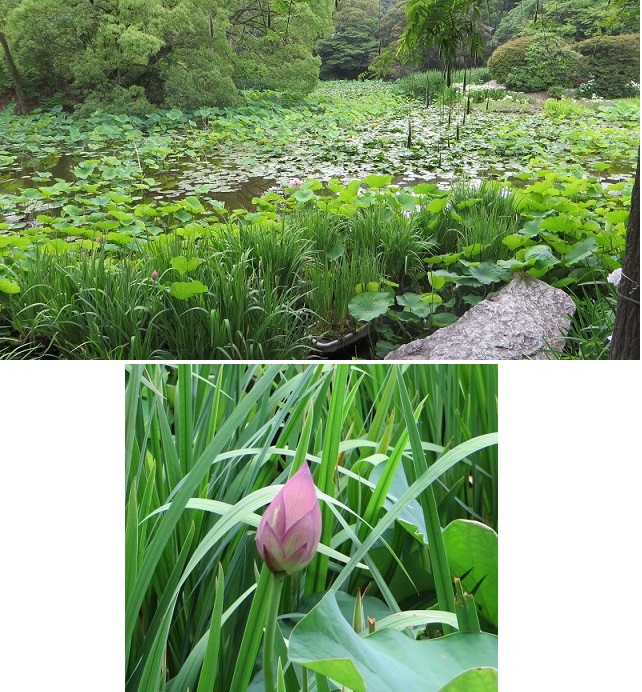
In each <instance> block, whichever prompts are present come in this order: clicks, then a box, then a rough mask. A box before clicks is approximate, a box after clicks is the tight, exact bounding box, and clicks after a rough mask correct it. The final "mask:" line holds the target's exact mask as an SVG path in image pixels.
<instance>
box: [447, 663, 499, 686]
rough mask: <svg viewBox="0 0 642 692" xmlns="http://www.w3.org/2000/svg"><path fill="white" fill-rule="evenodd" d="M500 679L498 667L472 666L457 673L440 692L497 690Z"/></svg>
mask: <svg viewBox="0 0 642 692" xmlns="http://www.w3.org/2000/svg"><path fill="white" fill-rule="evenodd" d="M498 680H499V678H498V674H497V669H496V668H488V667H483V668H472V669H470V670H466V671H464V672H463V673H460V674H459V675H456V676H455V677H454V678H453V679H452V680H451V681H450V682H448V683H446V684H445V685H444V686H443V687H442V688H441V689H440V690H439V692H497V690H498V684H499V683H498Z"/></svg>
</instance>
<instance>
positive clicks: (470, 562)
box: [444, 519, 498, 627]
mask: <svg viewBox="0 0 642 692" xmlns="http://www.w3.org/2000/svg"><path fill="white" fill-rule="evenodd" d="M444 543H445V545H446V553H447V555H448V562H449V564H450V568H451V572H452V576H453V577H462V575H464V574H467V576H466V577H465V578H464V579H463V580H462V585H463V587H464V589H465V590H466V591H467V592H468V593H472V592H473V587H475V585H477V584H478V583H479V582H481V583H480V584H479V587H478V588H477V590H476V591H475V592H474V595H475V602H476V603H477V605H478V606H480V608H481V613H482V615H483V616H484V617H485V618H486V620H488V622H490V623H491V624H493V625H495V627H497V583H498V577H497V534H496V533H495V531H493V529H491V528H490V527H488V526H486V525H485V524H481V523H479V522H477V521H470V520H468V519H455V520H454V521H453V522H451V523H450V524H448V526H447V527H446V528H445V529H444ZM482 580H483V581H482Z"/></svg>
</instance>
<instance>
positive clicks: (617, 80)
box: [573, 34, 640, 98]
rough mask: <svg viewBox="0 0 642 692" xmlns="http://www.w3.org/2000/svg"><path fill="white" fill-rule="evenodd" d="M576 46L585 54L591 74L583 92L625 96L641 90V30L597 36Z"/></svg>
mask: <svg viewBox="0 0 642 692" xmlns="http://www.w3.org/2000/svg"><path fill="white" fill-rule="evenodd" d="M573 48H574V49H575V50H576V51H577V52H578V53H581V54H582V55H583V56H584V58H585V64H586V67H585V70H586V72H587V73H588V75H589V81H588V83H587V84H586V85H582V87H583V88H582V94H583V95H587V96H590V95H592V94H595V95H596V96H601V97H604V98H622V97H626V96H633V95H635V94H636V93H638V94H639V91H640V89H639V79H640V34H626V35H622V36H596V37H594V38H589V39H587V40H586V41H582V42H581V43H577V44H575V46H573ZM635 85H637V87H635Z"/></svg>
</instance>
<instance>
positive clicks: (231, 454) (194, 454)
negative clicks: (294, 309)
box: [123, 363, 498, 692]
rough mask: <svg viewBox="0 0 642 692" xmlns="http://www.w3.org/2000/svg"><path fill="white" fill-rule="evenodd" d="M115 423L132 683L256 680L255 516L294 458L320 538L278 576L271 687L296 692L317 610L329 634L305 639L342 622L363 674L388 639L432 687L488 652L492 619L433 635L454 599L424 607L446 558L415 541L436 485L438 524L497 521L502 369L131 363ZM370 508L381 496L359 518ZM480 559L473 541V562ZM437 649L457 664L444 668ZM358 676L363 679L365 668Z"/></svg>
mask: <svg viewBox="0 0 642 692" xmlns="http://www.w3.org/2000/svg"><path fill="white" fill-rule="evenodd" d="M422 400H425V402H424V403H423V405H422ZM400 409H402V410H403V412H404V413H403V415H401V414H399V410H400ZM395 412H397V413H396V414H395ZM413 414H414V415H413ZM408 416H410V418H411V419H412V420H410V419H409V418H408ZM125 418H126V421H127V424H126V431H125V449H126V456H125V488H126V512H125V517H126V519H125V601H126V611H125V634H126V637H125V644H126V663H125V666H126V680H125V681H124V682H125V684H124V687H123V688H124V689H125V690H127V692H148V691H149V692H152V691H155V690H158V689H162V688H163V687H164V686H167V687H171V688H173V689H175V690H187V689H190V690H202V689H204V688H205V686H206V684H208V683H209V686H208V687H207V688H206V689H221V690H238V691H239V692H245V691H246V690H252V689H258V688H262V687H263V684H262V681H261V677H262V676H261V667H260V666H261V664H260V661H261V656H260V648H261V643H262V639H263V635H262V632H263V626H264V624H265V611H266V609H267V594H268V586H269V579H268V578H267V576H268V575H267V571H266V570H265V569H261V566H260V559H259V557H258V554H257V549H256V544H255V529H256V527H257V525H258V523H259V519H260V517H259V515H260V513H261V511H262V509H263V507H264V506H265V505H266V504H268V503H269V502H270V501H271V500H272V499H273V498H274V497H275V495H276V494H277V492H278V488H279V487H280V486H281V484H282V483H284V482H285V480H286V479H287V478H288V476H289V475H290V474H291V472H292V470H293V469H294V468H296V467H297V465H299V464H300V463H301V462H302V461H303V460H304V459H305V460H307V461H308V463H309V464H310V468H311V470H312V472H313V475H314V478H315V484H316V486H317V488H318V489H319V490H320V491H321V493H322V494H321V493H319V495H320V501H321V507H322V511H323V513H324V514H323V516H324V522H325V526H324V530H325V532H326V534H327V536H328V540H327V541H323V540H322V545H320V547H319V553H320V555H317V557H316V558H315V559H314V560H313V562H312V563H310V565H309V566H308V567H307V568H306V569H305V572H303V573H301V577H300V578H298V577H287V578H286V581H285V582H284V588H283V592H282V597H281V602H280V609H279V610H280V614H281V617H279V619H278V625H277V629H276V641H275V650H276V654H277V655H278V656H279V657H280V658H281V668H282V670H283V681H282V683H283V684H282V687H281V689H284V690H286V692H300V690H301V688H302V684H301V682H300V677H301V669H300V667H299V665H300V664H303V665H308V664H309V667H310V668H311V669H312V670H314V669H315V667H316V666H315V663H312V659H313V658H314V659H318V658H319V656H318V655H316V654H318V653H320V650H319V649H317V650H316V651H314V650H313V649H314V647H311V646H308V647H306V646H305V642H304V641H302V639H303V638H304V637H303V638H300V637H299V635H300V634H301V631H302V630H303V631H305V630H306V629H307V626H308V625H309V624H310V623H311V622H314V621H315V619H316V618H320V619H321V622H319V623H318V625H319V626H320V627H321V629H318V628H317V626H314V627H312V631H311V632H310V634H314V632H317V633H318V634H320V633H326V632H327V631H328V630H333V631H335V632H336V633H337V634H340V638H337V639H335V644H334V646H335V649H334V651H336V650H337V648H336V647H337V646H339V645H343V644H345V642H348V643H349V644H348V648H349V651H347V650H346V648H345V647H344V650H343V654H344V655H343V656H342V658H346V656H345V654H346V653H348V654H350V656H351V660H354V661H355V663H356V666H357V669H358V670H361V671H363V670H364V668H366V669H367V668H368V666H367V665H365V666H364V664H365V663H366V662H367V660H368V653H370V658H371V660H372V656H373V655H374V657H375V660H376V663H377V666H381V665H382V662H381V660H382V658H383V655H382V652H381V648H380V647H381V642H382V640H383V642H384V643H385V642H391V641H393V642H395V647H397V646H398V647H399V648H401V649H404V650H405V653H401V652H398V651H397V649H396V648H395V649H394V651H395V658H396V657H397V655H398V658H399V665H400V666H401V664H402V662H403V668H404V669H405V674H409V675H414V676H419V679H420V680H422V682H423V683H426V682H430V684H431V687H430V688H429V689H438V687H439V686H440V684H441V683H444V682H448V681H449V680H450V679H451V678H452V677H453V676H454V675H455V674H456V673H458V672H460V671H461V670H466V669H468V668H469V667H470V666H476V665H478V664H480V663H494V662H495V658H496V645H497V639H496V637H495V636H494V634H492V633H490V632H489V631H488V629H492V628H487V630H486V631H484V632H477V633H476V634H473V635H472V636H469V635H468V634H466V635H464V634H461V635H460V634H458V633H455V634H453V635H449V637H444V638H437V639H433V640H426V638H425V635H424V632H425V626H426V624H428V625H430V624H432V623H437V625H438V626H440V627H441V623H442V622H446V623H450V625H451V626H452V627H457V623H456V620H455V618H454V616H453V614H452V612H443V609H442V608H440V609H439V610H434V609H433V608H434V606H435V605H436V603H437V596H436V589H435V578H436V576H437V573H438V572H439V573H442V572H443V573H445V575H446V577H447V578H448V580H450V571H449V566H448V556H447V554H446V555H444V556H441V557H437V553H436V551H435V548H434V544H433V543H432V542H430V543H428V541H427V540H426V537H425V527H426V523H427V520H428V508H427V505H428V501H429V498H430V496H431V495H432V496H433V498H434V504H435V505H436V506H437V507H438V508H439V509H438V512H437V514H436V515H435V516H434V517H432V519H433V522H434V523H435V526H434V534H435V535H439V534H440V533H441V530H442V527H444V526H446V524H448V523H449V522H452V521H453V520H455V519H476V520H477V521H479V520H482V516H483V517H485V518H484V519H483V521H485V522H487V524H488V525H489V526H492V527H494V528H496V525H497V524H496V522H497V502H496V499H497V498H496V491H497V479H498V477H497V435H496V430H497V366H495V365H470V364H461V365H449V366H443V365H431V366H412V365H411V366H409V367H407V368H403V369H402V368H389V367H384V366H382V365H372V364H365V365H362V366H359V367H349V366H337V367H326V366H321V365H319V366H314V367H312V366H309V365H308V366H303V365H299V364H292V365H279V364H272V365H266V364H260V363H259V364H249V365H248V364H228V365H211V364H198V365H189V364H187V365H186V364H179V365H178V366H172V365H162V364H161V365H154V364H148V365H131V366H128V367H127V379H126V390H125ZM409 437H412V440H411V445H408V438H409ZM446 445H447V447H446ZM338 460H340V463H338ZM384 470H385V471H386V472H390V473H382V471H384ZM463 479H466V482H465V483H463V482H462V480H463ZM386 481H392V482H391V483H390V482H388V483H386ZM366 507H371V508H376V511H375V512H373V513H372V515H371V516H369V520H368V519H367V518H366V510H365V508H366ZM330 509H331V510H332V511H330ZM419 525H420V526H421V529H420V526H419ZM418 529H420V530H418ZM384 534H385V541H384V540H382V537H383V536H384ZM330 538H332V547H331V546H330V545H329V543H330V540H329V539H330ZM456 552H457V551H456V549H455V553H456ZM455 553H453V554H455ZM212 556H214V559H212ZM319 558H323V561H325V567H323V566H322V565H321V563H322V561H321V560H320V559H319ZM478 558H483V559H480V560H479V561H478ZM469 562H471V561H470V560H469ZM488 562H489V559H488V556H479V555H478V554H477V553H476V554H475V559H473V560H472V564H471V565H470V566H472V567H474V568H476V569H477V570H483V569H487V565H488ZM319 565H321V567H319ZM313 575H314V576H316V577H318V581H317V583H316V586H315V584H314V583H313V582H312V580H311V579H308V577H312V576H313ZM351 582H353V583H351ZM367 584H369V586H368V589H369V592H368V595H367V597H363V598H362V594H363V590H364V587H365V586H366V585H367ZM489 595H490V594H486V596H489ZM495 598H496V595H495ZM400 603H403V604H404V610H405V611H406V612H399V611H401V608H400V605H399V604H400ZM317 604H318V605H317ZM355 605H359V606H360V607H361V608H362V609H363V611H364V613H365V615H366V617H373V618H376V622H377V630H378V632H377V633H376V634H374V635H366V632H362V631H360V633H359V634H358V633H357V632H356V631H354V630H353V629H352V627H351V625H350V624H349V623H350V622H352V614H353V613H354V611H355ZM449 605H450V606H451V607H453V609H454V599H453V598H452V594H451V598H450V603H449ZM315 606H316V607H315ZM328 606H329V608H328ZM301 615H304V616H305V615H307V619H306V618H303V619H301ZM324 615H325V616H324ZM328 615H330V617H328ZM346 618H348V619H346ZM299 621H300V624H299V625H297V626H296V627H295V625H296V623H297V622H299ZM364 621H365V618H364ZM402 628H404V631H403V633H402V632H400V631H397V630H400V629H402ZM360 635H361V636H360ZM331 639H332V637H331ZM285 640H289V641H290V646H286V643H285ZM449 642H450V643H449ZM411 649H412V652H411V653H412V654H413V655H412V656H410V657H409V656H408V652H409V651H410V650H411ZM415 649H416V651H417V652H418V655H419V656H420V657H421V656H423V655H424V654H425V655H426V656H429V657H431V658H432V657H433V656H434V659H435V660H434V668H435V670H434V671H433V670H432V668H433V666H429V667H428V669H429V670H428V672H425V669H426V666H423V667H422V666H418V665H417V660H419V659H417V658H416V655H415ZM208 654H209V655H211V656H213V657H215V658H214V660H208V658H207V656H208ZM446 654H448V656H454V657H455V658H456V660H457V661H458V663H457V664H450V665H448V664H446V663H443V660H444V659H443V657H444V656H445V655H446ZM364 655H365V658H364ZM412 658H415V659H416V660H414V661H413V660H411V659H412ZM388 660H389V659H388ZM421 660H423V658H422V659H421ZM295 661H296V662H295ZM440 661H442V662H441V663H440ZM329 663H330V662H329V661H328V662H326V665H328V664H329ZM349 665H350V664H349V663H348V661H347V660H346V661H344V663H343V664H341V663H339V664H338V665H337V668H338V669H339V670H342V671H345V670H346V668H348V667H349ZM407 669H410V670H412V671H414V674H413V673H410V672H409V671H408V670H407ZM342 674H343V673H341V674H340V675H342ZM364 674H365V675H367V676H369V677H368V682H369V684H368V689H370V687H371V684H370V683H372V682H373V681H374V679H375V678H374V676H373V675H372V673H368V672H367V670H366V671H365V673H364ZM386 675H387V676H388V677H387V678H386V683H389V682H390V680H392V678H391V677H390V672H389V670H388V671H387V672H386ZM333 678H335V676H334V675H333ZM335 679H336V678H335ZM341 679H344V678H341ZM352 679H353V680H356V678H352ZM388 688H389V684H388V686H387V687H386V689H388ZM420 688H421V689H424V686H423V685H422V686H421V687H420ZM353 689H356V687H354V686H353ZM373 689H383V688H381V687H380V688H377V687H376V686H375V687H373Z"/></svg>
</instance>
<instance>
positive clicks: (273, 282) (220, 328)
mask: <svg viewBox="0 0 642 692" xmlns="http://www.w3.org/2000/svg"><path fill="white" fill-rule="evenodd" d="M262 249H265V248H262ZM193 251H194V247H193V244H190V242H188V241H182V240H180V239H178V238H176V237H174V238H172V239H171V240H170V241H169V242H168V244H165V243H161V244H159V245H158V246H156V251H155V252H151V253H143V256H142V258H141V259H135V258H123V259H118V260H116V259H114V258H111V257H109V256H107V255H106V254H104V253H102V252H100V251H98V252H94V253H88V254H74V255H71V254H70V255H69V256H68V261H67V262H65V261H64V259H65V258H64V257H56V256H53V255H50V254H42V253H39V254H37V255H36V257H35V260H34V262H33V264H32V266H31V268H30V271H29V273H28V274H27V275H26V277H25V284H26V286H25V288H24V289H23V291H22V292H21V293H19V294H17V295H15V296H11V301H12V313H13V318H12V326H13V328H14V330H15V331H16V332H17V333H18V334H19V335H20V336H21V343H22V347H24V346H25V345H29V344H31V345H33V346H36V345H38V344H40V345H42V344H47V347H48V348H50V349H51V350H52V352H54V353H56V354H57V355H59V356H62V357H68V358H101V359H111V358H114V359H116V358H117V359H122V358H127V359H134V360H142V359H145V358H150V357H151V358H158V357H168V358H178V359H190V358H198V359H202V358H282V357H285V358H289V357H296V355H299V354H301V353H303V351H304V350H305V343H304V337H305V325H306V323H307V321H308V318H307V310H306V309H305V308H304V307H302V306H300V305H299V304H298V300H299V297H300V287H299V285H298V283H297V282H296V281H295V279H294V278H293V276H292V272H294V273H295V274H297V270H296V269H295V268H294V267H293V266H291V265H284V264H281V263H279V262H277V263H276V264H275V263H274V257H270V256H269V255H266V257H265V258H264V257H260V256H257V254H256V251H250V250H249V249H243V248H242V247H236V248H234V247H228V248H226V249H218V248H217V247H214V248H211V249H210V251H209V252H207V251H206V252H203V247H202V246H201V247H200V248H199V252H198V259H199V261H200V263H199V264H198V265H197V266H196V267H194V268H192V269H190V270H189V272H187V273H186V272H181V270H179V269H176V268H175V267H174V266H173V265H172V260H173V259H175V258H176V257H186V258H189V259H192V258H193V255H192V254H191V253H192V252H193ZM174 253H177V254H176V255H174ZM286 254H287V253H286ZM304 256H305V253H304V252H303V253H302V254H301V257H300V258H299V261H300V263H301V264H302V262H303V258H304ZM277 265H278V266H277ZM178 266H180V265H178ZM279 271H281V276H279V273H278V272H279ZM301 271H302V270H301ZM297 275H298V276H300V273H299V274H297ZM154 277H157V278H154ZM284 281H289V282H290V283H289V284H288V283H284ZM191 282H200V283H201V284H202V285H203V286H204V287H206V288H207V292H206V293H204V294H202V295H195V296H194V297H191V298H188V299H186V300H182V299H178V298H177V297H175V296H174V295H172V292H171V288H172V286H173V285H174V284H175V283H188V284H189V283H191Z"/></svg>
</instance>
